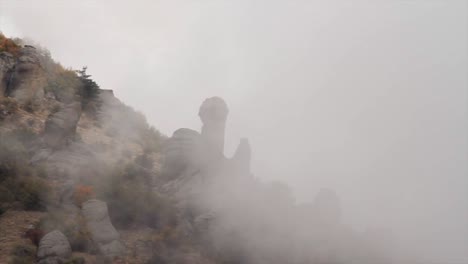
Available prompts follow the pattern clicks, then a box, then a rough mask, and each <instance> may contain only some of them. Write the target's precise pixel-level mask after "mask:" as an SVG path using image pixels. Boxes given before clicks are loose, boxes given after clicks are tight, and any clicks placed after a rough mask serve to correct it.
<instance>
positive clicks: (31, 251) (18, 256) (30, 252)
mask: <svg viewBox="0 0 468 264" xmlns="http://www.w3.org/2000/svg"><path fill="white" fill-rule="evenodd" d="M11 254H12V255H13V258H12V261H11V262H10V263H11V264H30V263H34V261H35V259H36V248H35V247H34V246H26V245H16V246H15V247H14V248H13V250H12V252H11Z"/></svg>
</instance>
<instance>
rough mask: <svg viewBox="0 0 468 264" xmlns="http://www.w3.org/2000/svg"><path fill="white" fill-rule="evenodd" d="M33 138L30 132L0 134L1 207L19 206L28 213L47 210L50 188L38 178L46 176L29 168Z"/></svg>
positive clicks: (32, 167)
mask: <svg viewBox="0 0 468 264" xmlns="http://www.w3.org/2000/svg"><path fill="white" fill-rule="evenodd" d="M34 137H35V134H33V133H32V132H31V131H29V130H27V129H19V130H15V131H13V132H11V133H10V134H0V186H1V187H0V204H3V205H5V204H7V207H8V204H13V203H14V202H20V204H21V205H22V207H23V208H24V209H26V210H42V209H44V208H45V202H46V201H47V199H48V189H49V188H48V185H47V184H46V183H45V181H44V180H43V179H41V178H39V177H38V175H41V176H43V175H42V174H43V173H44V172H43V170H41V169H39V168H36V167H35V166H31V165H30V164H29V155H28V152H27V151H26V149H27V146H29V145H30V144H32V142H33V141H34ZM4 209H6V208H4Z"/></svg>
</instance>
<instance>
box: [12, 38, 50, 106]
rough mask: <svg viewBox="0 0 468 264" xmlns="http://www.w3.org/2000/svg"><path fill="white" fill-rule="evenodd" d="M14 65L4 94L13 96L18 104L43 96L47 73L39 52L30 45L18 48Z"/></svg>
mask: <svg viewBox="0 0 468 264" xmlns="http://www.w3.org/2000/svg"><path fill="white" fill-rule="evenodd" d="M18 56H19V57H18V59H17V60H16V65H15V67H14V69H13V70H12V73H11V76H10V77H9V81H8V87H7V88H8V89H7V90H6V95H7V96H10V97H13V98H15V99H16V100H17V101H18V102H19V103H20V104H27V103H34V102H37V101H38V100H41V99H42V98H44V87H45V86H46V84H47V74H46V73H45V70H44V67H43V65H42V62H41V55H40V54H39V52H38V51H37V50H36V49H35V48H33V47H31V46H28V47H24V48H22V49H21V50H20V52H19V55H18Z"/></svg>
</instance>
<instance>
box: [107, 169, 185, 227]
mask: <svg viewBox="0 0 468 264" xmlns="http://www.w3.org/2000/svg"><path fill="white" fill-rule="evenodd" d="M150 177H151V175H149V174H148V172H147V170H145V169H144V168H142V167H141V166H138V165H136V164H134V163H131V164H129V165H127V166H125V167H124V168H118V169H117V170H116V171H115V172H114V173H113V174H112V175H110V176H108V178H107V180H106V181H105V182H103V184H102V185H101V189H100V192H99V195H100V196H101V198H102V199H103V200H105V201H106V202H107V204H108V207H109V215H110V217H111V219H112V222H113V223H114V224H115V225H116V226H118V227H123V228H128V227H131V226H133V225H139V224H140V225H141V224H143V225H147V226H150V227H153V228H160V227H163V226H165V225H168V224H174V223H175V221H176V220H175V219H176V217H175V210H174V208H173V207H172V206H171V204H170V203H169V202H168V201H167V200H165V199H164V198H162V197H160V196H159V195H157V194H156V193H155V192H154V191H153V190H152V188H151V179H150Z"/></svg>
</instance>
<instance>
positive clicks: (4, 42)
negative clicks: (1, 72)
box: [0, 33, 20, 56]
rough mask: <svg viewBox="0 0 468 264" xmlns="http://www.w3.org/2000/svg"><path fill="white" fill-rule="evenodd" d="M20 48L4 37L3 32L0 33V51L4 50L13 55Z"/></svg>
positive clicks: (15, 54) (16, 53)
mask: <svg viewBox="0 0 468 264" xmlns="http://www.w3.org/2000/svg"><path fill="white" fill-rule="evenodd" d="M19 50H20V46H18V45H16V43H15V42H14V41H13V40H11V39H9V38H7V37H5V36H4V35H3V34H1V33H0V52H2V51H6V52H9V53H11V54H13V55H14V56H17V55H18V53H19Z"/></svg>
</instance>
